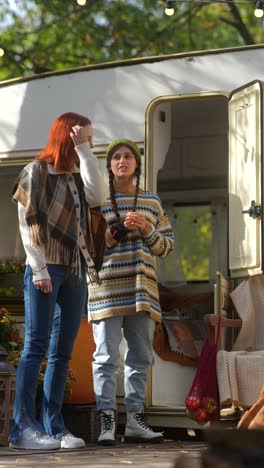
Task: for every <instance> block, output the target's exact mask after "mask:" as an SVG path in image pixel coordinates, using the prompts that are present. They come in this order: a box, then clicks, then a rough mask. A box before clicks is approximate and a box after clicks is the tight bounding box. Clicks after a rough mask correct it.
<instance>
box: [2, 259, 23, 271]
mask: <svg viewBox="0 0 264 468" xmlns="http://www.w3.org/2000/svg"><path fill="white" fill-rule="evenodd" d="M24 271H25V260H21V259H17V258H0V273H23V272H24Z"/></svg>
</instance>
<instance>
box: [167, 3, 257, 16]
mask: <svg viewBox="0 0 264 468" xmlns="http://www.w3.org/2000/svg"><path fill="white" fill-rule="evenodd" d="M177 1H178V3H195V4H196V5H197V4H198V5H206V4H212V3H222V4H224V3H230V4H233V5H234V4H235V5H254V4H255V5H256V7H255V10H254V15H255V16H256V18H262V17H263V15H264V1H263V0H257V1H256V0H166V7H165V14H166V15H167V16H172V15H173V14H174V8H173V3H176V2H177Z"/></svg>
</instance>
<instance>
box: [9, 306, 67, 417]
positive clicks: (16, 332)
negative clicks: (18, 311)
mask: <svg viewBox="0 0 264 468" xmlns="http://www.w3.org/2000/svg"><path fill="white" fill-rule="evenodd" d="M23 342H24V340H23V337H22V330H21V329H20V327H19V324H18V323H17V320H16V319H15V317H14V316H13V315H12V314H11V313H10V312H8V310H7V309H5V308H0V343H1V345H2V346H3V347H4V348H5V350H6V351H7V353H8V356H7V361H8V362H9V363H10V364H11V365H12V366H14V367H15V368H17V366H18V363H19V359H20V355H21V352H22V349H23ZM46 366H47V359H44V360H43V362H42V364H41V368H40V373H39V379H38V386H37V394H36V411H37V413H38V414H39V411H40V407H41V402H42V396H43V381H44V374H45V370H46ZM74 381H75V377H74V375H73V372H72V370H71V369H69V372H68V378H67V382H66V387H65V398H70V396H71V391H72V383H73V382H74Z"/></svg>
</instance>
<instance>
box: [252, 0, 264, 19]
mask: <svg viewBox="0 0 264 468" xmlns="http://www.w3.org/2000/svg"><path fill="white" fill-rule="evenodd" d="M263 6H264V3H263V2H262V1H261V0H258V1H257V2H256V8H255V11H254V15H255V16H256V18H262V16H263V14H264V11H263Z"/></svg>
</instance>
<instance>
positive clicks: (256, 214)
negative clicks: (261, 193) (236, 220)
mask: <svg viewBox="0 0 264 468" xmlns="http://www.w3.org/2000/svg"><path fill="white" fill-rule="evenodd" d="M242 213H243V214H246V213H247V214H249V216H250V217H251V218H254V219H255V218H260V217H261V205H256V202H255V200H252V201H251V205H250V207H249V209H248V210H244V211H242Z"/></svg>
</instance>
